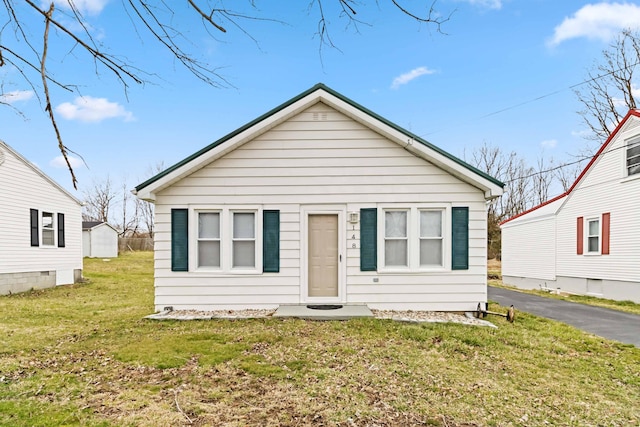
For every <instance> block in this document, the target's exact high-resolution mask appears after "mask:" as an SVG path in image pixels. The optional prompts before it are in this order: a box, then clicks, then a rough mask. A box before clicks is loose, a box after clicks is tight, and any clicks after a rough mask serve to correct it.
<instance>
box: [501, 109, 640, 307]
mask: <svg viewBox="0 0 640 427" xmlns="http://www.w3.org/2000/svg"><path fill="white" fill-rule="evenodd" d="M501 228H502V280H503V282H504V283H506V284H510V285H514V286H517V287H520V288H524V289H540V288H542V289H552V290H560V291H566V292H570V293H576V294H583V295H593V296H597V297H602V298H608V299H615V300H631V301H635V302H640V110H631V111H629V113H628V114H627V115H626V116H625V117H624V119H623V120H622V121H621V122H620V124H619V125H618V126H617V127H616V129H615V130H614V131H613V132H612V134H611V136H610V137H609V138H608V139H607V140H606V141H605V143H604V144H603V145H602V146H601V147H600V149H599V151H598V152H597V154H596V155H595V156H594V157H593V158H592V159H591V161H590V162H589V164H588V165H587V167H586V168H585V169H584V170H583V171H582V173H581V174H580V176H579V177H578V179H577V180H576V182H575V183H574V184H573V185H572V186H571V188H570V189H569V190H568V191H566V192H565V193H563V194H561V195H560V196H558V197H555V198H553V199H551V200H549V201H547V202H546V203H543V204H541V205H539V206H536V207H534V208H533V209H530V210H529V211H526V212H524V213H522V214H520V215H517V216H515V217H513V218H510V219H508V220H506V221H504V222H503V223H502V224H501Z"/></svg>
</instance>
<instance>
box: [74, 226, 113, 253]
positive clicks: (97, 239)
mask: <svg viewBox="0 0 640 427" xmlns="http://www.w3.org/2000/svg"><path fill="white" fill-rule="evenodd" d="M82 256H86V257H89V258H116V257H117V256H118V230H116V229H115V228H113V227H112V226H111V225H109V224H107V223H106V222H102V221H82Z"/></svg>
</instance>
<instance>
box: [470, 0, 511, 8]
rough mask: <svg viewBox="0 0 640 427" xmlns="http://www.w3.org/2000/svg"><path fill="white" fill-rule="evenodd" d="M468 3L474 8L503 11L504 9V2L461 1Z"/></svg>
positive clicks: (484, 0)
mask: <svg viewBox="0 0 640 427" xmlns="http://www.w3.org/2000/svg"><path fill="white" fill-rule="evenodd" d="M459 1H463V2H466V3H469V4H470V5H472V6H479V7H483V8H486V9H496V10H498V9H501V8H502V0H459Z"/></svg>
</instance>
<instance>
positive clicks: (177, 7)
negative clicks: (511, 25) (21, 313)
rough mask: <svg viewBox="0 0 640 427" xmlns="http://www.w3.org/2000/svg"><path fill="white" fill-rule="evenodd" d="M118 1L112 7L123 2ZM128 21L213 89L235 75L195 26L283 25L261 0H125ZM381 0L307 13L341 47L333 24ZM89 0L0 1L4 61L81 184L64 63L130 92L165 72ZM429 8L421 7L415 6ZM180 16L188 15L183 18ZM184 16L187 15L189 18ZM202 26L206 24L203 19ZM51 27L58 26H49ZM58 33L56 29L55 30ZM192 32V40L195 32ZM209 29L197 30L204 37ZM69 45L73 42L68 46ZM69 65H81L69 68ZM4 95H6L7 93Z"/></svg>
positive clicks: (345, 2) (414, 16)
mask: <svg viewBox="0 0 640 427" xmlns="http://www.w3.org/2000/svg"><path fill="white" fill-rule="evenodd" d="M389 1H390V2H391V4H392V5H393V7H394V9H395V10H396V11H398V13H401V14H403V15H405V16H407V17H408V18H409V19H411V20H415V21H418V22H420V23H424V24H428V25H434V26H435V28H436V30H437V31H440V27H441V25H442V24H443V23H445V22H446V21H448V20H449V17H450V16H451V15H443V14H440V13H438V12H437V11H436V10H435V4H436V3H435V0H433V1H431V0H427V1H425V2H424V3H422V2H421V3H422V7H420V8H415V9H414V8H409V7H408V6H404V5H403V4H401V2H400V1H399V0H389ZM116 5H117V3H114V4H113V5H112V6H114V7H115V6H116ZM119 5H120V6H121V7H122V9H123V10H122V11H121V12H120V13H121V16H122V22H120V23H118V26H119V28H118V30H124V29H125V28H128V27H129V26H132V27H133V31H134V33H135V34H137V36H138V38H139V40H140V41H141V42H142V40H143V39H144V37H146V36H150V37H151V38H152V39H153V40H154V41H155V42H157V43H158V44H159V45H160V46H162V47H164V48H165V49H166V50H167V51H168V52H169V53H170V54H171V55H172V56H173V57H174V58H175V59H176V60H177V61H178V62H179V63H180V64H182V66H184V67H185V68H186V69H187V70H188V71H189V72H191V73H192V74H193V75H194V76H195V77H196V78H198V79H200V80H202V81H203V82H205V83H206V84H208V85H211V86H214V87H226V86H229V83H228V81H227V80H226V79H225V77H224V76H223V75H221V74H220V73H219V70H220V66H222V65H226V64H218V65H212V64H209V63H207V62H206V61H205V60H204V59H202V57H201V56H200V55H199V50H202V49H199V46H198V43H195V42H194V39H195V37H194V36H193V34H194V31H197V30H198V29H200V30H202V31H204V33H205V34H206V36H208V37H211V38H214V39H215V38H218V37H220V38H223V39H224V40H225V41H227V42H231V41H232V39H233V37H235V36H236V35H238V34H240V35H244V36H247V37H249V38H250V39H252V40H254V41H255V42H256V43H257V41H258V40H257V39H256V38H255V37H254V36H252V35H251V33H250V31H249V29H248V28H249V27H251V24H253V23H256V22H258V21H265V22H269V23H275V24H277V23H280V24H282V22H281V21H278V20H276V19H272V18H270V17H269V16H268V14H269V13H268V12H262V11H261V9H259V8H258V7H257V5H256V1H255V0H245V1H237V2H234V5H233V7H232V8H228V7H225V6H224V4H223V2H222V1H216V0H187V1H186V2H168V1H164V0H122V1H121V2H120V3H119ZM378 6H379V4H378V1H376V2H373V1H370V2H366V1H365V0H309V1H308V12H307V13H309V14H313V15H315V16H316V18H317V22H318V26H317V35H318V38H319V46H320V50H322V46H327V45H328V46H331V47H335V45H334V43H333V41H332V39H331V36H330V24H329V23H330V22H342V23H344V22H345V21H346V24H347V26H351V25H353V26H356V28H357V25H358V24H359V23H362V22H361V21H359V19H358V18H357V11H358V10H361V9H365V8H372V7H378ZM82 7H83V3H82V2H78V1H74V0H56V1H54V0H50V1H48V2H47V1H35V0H3V1H2V3H1V4H0V10H1V11H3V12H4V14H3V13H0V17H2V21H3V22H1V23H0V67H9V68H12V69H14V70H16V71H17V72H18V74H19V75H20V76H22V77H23V78H24V80H25V81H26V83H27V84H28V85H29V86H30V87H31V88H32V89H33V91H34V92H35V93H36V95H37V96H38V98H39V99H40V101H41V103H42V104H43V106H44V110H45V112H46V113H47V115H48V117H49V120H50V122H51V125H52V128H53V130H54V134H55V137H56V141H57V145H58V148H59V150H60V152H61V153H62V156H63V157H64V159H65V160H66V162H67V167H68V169H69V172H70V174H71V180H72V183H73V185H74V188H77V180H76V177H75V175H74V172H73V168H72V166H71V163H70V161H69V153H70V152H71V153H72V151H71V150H70V149H69V147H67V146H66V145H65V144H64V142H63V139H62V135H61V132H60V130H59V128H58V125H57V123H56V115H55V113H54V108H53V106H52V98H51V94H50V90H49V86H50V85H53V86H56V87H58V88H60V89H62V90H65V91H69V92H78V87H77V84H78V82H77V81H74V78H75V77H76V74H75V73H76V71H75V67H71V66H69V65H68V64H67V63H65V61H69V60H74V59H76V60H78V61H84V62H87V63H90V64H91V63H92V64H93V66H94V69H95V73H96V74H97V75H100V74H102V73H103V72H106V73H107V74H110V75H112V76H113V77H115V78H116V79H117V80H118V81H119V82H120V83H121V84H122V87H123V89H124V91H125V93H127V88H128V87H129V85H130V84H132V83H136V84H142V83H144V82H146V81H148V79H149V78H150V77H151V76H152V75H154V74H155V73H159V72H160V70H146V71H145V70H141V69H140V68H137V66H136V65H135V64H134V63H133V62H131V61H130V60H129V59H128V58H127V57H125V56H123V55H121V54H120V53H118V52H111V51H110V50H109V49H108V48H107V47H106V46H104V45H103V44H102V43H101V41H100V39H99V37H97V36H96V35H95V33H94V30H93V28H92V26H91V25H90V24H89V23H88V21H87V19H86V16H85V13H86V12H87V11H85V10H83V8H82ZM418 9H422V11H416V10H418ZM33 14H36V15H37V16H40V17H41V19H42V21H40V22H41V24H39V25H41V27H40V28H34V27H33V26H32V24H33V22H34V21H33V19H32V16H33ZM177 17H180V18H181V19H178V18H177ZM182 18H184V19H182ZM196 24H199V25H196ZM50 30H51V31H50ZM51 33H53V35H51ZM189 34H191V35H192V36H191V37H192V38H191V39H190V38H189V37H188V35H189ZM201 34H202V33H198V37H199V36H200V35H201ZM50 37H55V43H53V44H55V45H56V47H58V46H61V47H62V48H63V49H67V50H68V53H69V54H68V55H65V57H64V59H63V60H62V61H61V62H60V64H58V65H59V68H56V67H55V66H54V65H51V64H49V63H48V62H47V59H48V56H47V55H48V51H49V46H50V44H52V43H51V39H50ZM64 46H66V47H64ZM150 52H153V50H150V49H148V50H147V53H148V54H150ZM68 70H74V71H73V72H71V73H69V72H68ZM0 95H2V93H0Z"/></svg>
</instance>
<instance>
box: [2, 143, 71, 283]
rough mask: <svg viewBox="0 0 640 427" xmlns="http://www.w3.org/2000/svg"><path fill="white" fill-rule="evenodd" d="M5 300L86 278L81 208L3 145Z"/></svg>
mask: <svg viewBox="0 0 640 427" xmlns="http://www.w3.org/2000/svg"><path fill="white" fill-rule="evenodd" d="M0 200H1V201H2V202H0V236H2V238H1V239H0V294H3V295H4V294H8V293H16V292H22V291H26V290H29V289H42V288H47V287H52V286H56V285H66V284H71V283H74V282H76V281H78V280H79V279H80V278H81V277H82V239H81V235H80V234H81V228H80V227H81V225H80V223H81V221H82V219H81V218H82V217H81V209H82V208H81V203H80V201H79V200H77V199H76V198H75V197H73V196H72V195H71V194H69V193H68V192H67V191H66V190H65V189H64V188H62V187H61V186H60V185H59V184H57V183H56V182H55V181H53V180H52V179H51V178H49V177H48V176H47V175H45V174H44V173H43V172H42V171H41V170H40V169H38V168H37V167H36V166H34V165H33V164H32V163H31V162H29V161H27V160H26V159H25V158H24V157H22V156H21V155H20V154H18V153H17V152H16V151H15V150H13V149H12V148H11V147H10V146H9V145H7V144H6V143H4V142H2V141H0Z"/></svg>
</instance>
